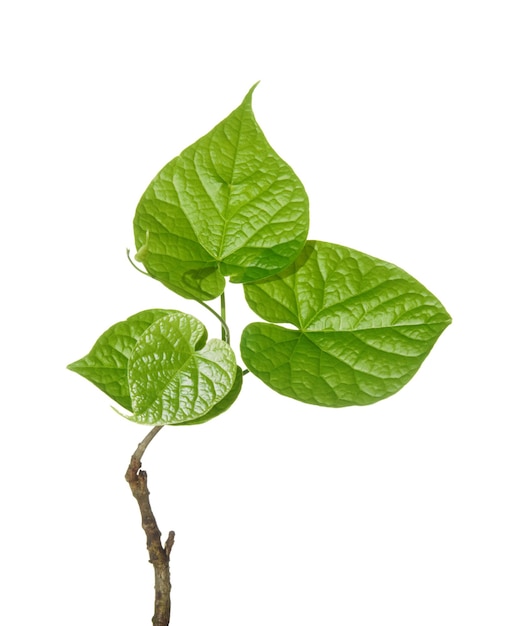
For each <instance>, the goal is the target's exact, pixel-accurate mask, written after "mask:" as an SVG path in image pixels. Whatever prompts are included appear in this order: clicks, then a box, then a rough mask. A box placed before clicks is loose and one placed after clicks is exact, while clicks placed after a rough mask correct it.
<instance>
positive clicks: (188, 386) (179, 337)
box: [128, 311, 237, 425]
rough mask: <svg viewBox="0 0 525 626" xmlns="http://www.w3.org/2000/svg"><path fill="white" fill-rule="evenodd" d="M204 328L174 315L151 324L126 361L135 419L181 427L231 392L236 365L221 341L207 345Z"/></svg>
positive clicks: (226, 346) (227, 347) (188, 317)
mask: <svg viewBox="0 0 525 626" xmlns="http://www.w3.org/2000/svg"><path fill="white" fill-rule="evenodd" d="M206 338H207V333H206V329H205V327H204V325H203V324H202V323H201V322H199V320H197V319H196V318H194V317H193V316H191V315H188V314H186V313H181V312H180V311H175V312H173V313H171V314H170V315H167V316H165V317H163V318H161V319H159V320H157V321H156V322H155V323H154V324H152V325H151V326H150V327H149V328H148V329H147V330H146V331H145V332H144V333H143V334H142V335H141V337H140V339H139V341H137V344H136V346H135V348H134V350H133V353H132V355H131V357H130V362H129V368H128V377H129V387H130V395H131V402H132V409H133V414H132V416H130V418H129V419H131V420H132V421H135V422H139V423H146V424H172V425H173V424H182V423H186V422H191V421H194V420H197V419H199V418H202V417H204V416H205V415H206V414H207V413H208V412H210V411H211V410H212V409H213V408H214V407H215V406H216V405H217V404H218V403H219V402H221V401H222V400H223V399H224V398H225V397H226V396H227V395H228V394H229V392H230V391H231V389H232V387H233V386H234V383H235V378H236V371H237V364H236V362H235V355H234V353H233V350H232V349H231V348H230V346H229V345H228V344H227V343H225V342H224V341H221V340H220V339H211V340H210V341H208V342H207V343H206Z"/></svg>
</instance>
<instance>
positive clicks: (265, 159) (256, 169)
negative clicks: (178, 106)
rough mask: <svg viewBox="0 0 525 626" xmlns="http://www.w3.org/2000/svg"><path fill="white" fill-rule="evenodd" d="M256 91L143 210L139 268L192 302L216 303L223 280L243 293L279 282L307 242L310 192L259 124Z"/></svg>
mask: <svg viewBox="0 0 525 626" xmlns="http://www.w3.org/2000/svg"><path fill="white" fill-rule="evenodd" d="M253 89H254V87H253V88H252V89H251V90H250V92H249V93H248V95H247V96H246V98H245V99H244V101H243V102H242V104H241V105H240V107H238V108H237V109H236V110H235V111H233V113H231V114H230V115H229V116H228V117H227V118H226V119H224V120H223V121H222V122H220V123H219V124H218V125H217V126H216V127H215V128H214V129H213V130H211V131H210V132H209V133H208V134H207V135H205V136H204V137H202V138H201V139H199V140H198V141H197V142H196V143H194V144H193V145H191V146H190V147H188V148H187V149H186V150H184V151H183V152H182V153H181V154H180V156H178V157H176V158H175V159H174V160H173V161H171V162H170V163H168V164H167V165H166V166H165V167H164V168H163V169H162V170H161V171H160V172H159V174H158V175H157V176H156V177H155V178H154V180H153V181H152V182H151V184H150V185H149V187H148V188H147V190H146V192H145V193H144V195H143V197H142V198H141V200H140V202H139V205H138V207H137V210H136V214H135V220H134V230H135V243H136V247H137V250H138V258H139V260H140V261H141V262H143V263H144V266H145V267H146V269H147V271H148V272H149V274H150V275H151V276H153V277H154V278H156V279H158V280H160V281H161V282H162V283H164V284H165V285H166V286H167V287H169V288H170V289H172V290H173V291H175V292H177V293H178V294H180V295H182V296H184V297H186V298H193V299H197V300H210V299H213V298H216V297H217V296H219V295H220V294H221V293H222V292H223V290H224V286H225V279H224V277H225V276H229V277H230V279H231V281H232V282H240V283H243V282H248V281H253V280H258V279H261V278H264V277H267V276H271V275H273V274H276V273H277V272H279V271H280V270H282V269H283V268H285V267H286V266H288V265H289V264H290V263H291V262H292V261H293V260H294V259H295V258H296V257H297V256H298V254H299V252H300V251H301V249H302V247H303V245H304V243H305V240H306V236H307V232H308V219H309V218H308V198H307V196H306V192H305V190H304V188H303V186H302V184H301V182H300V181H299V179H298V178H297V176H296V175H295V174H294V172H293V170H292V169H291V168H290V167H289V166H288V165H287V164H286V163H285V162H284V161H283V160H282V159H281V158H280V157H279V156H278V155H277V154H276V152H275V151H274V150H273V149H272V148H271V146H270V145H269V143H268V141H267V140H266V138H265V136H264V134H263V132H262V130H261V129H260V127H259V125H258V124H257V122H256V120H255V117H254V115H253V110H252V104H251V101H252V93H253Z"/></svg>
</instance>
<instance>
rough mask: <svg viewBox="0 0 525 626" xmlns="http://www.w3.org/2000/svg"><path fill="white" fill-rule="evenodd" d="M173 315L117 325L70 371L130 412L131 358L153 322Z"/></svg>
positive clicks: (153, 314) (154, 312)
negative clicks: (138, 342) (129, 363)
mask: <svg viewBox="0 0 525 626" xmlns="http://www.w3.org/2000/svg"><path fill="white" fill-rule="evenodd" d="M171 312H172V311H167V310H165V309H149V310H147V311H142V312H141V313H136V314H135V315H132V316H131V317H128V319H127V320H125V321H123V322H118V323H117V324H114V325H113V326H111V328H109V329H108V330H107V331H106V332H105V333H103V334H102V335H101V336H100V337H99V338H98V340H97V341H96V343H95V345H94V346H93V348H92V349H91V350H90V352H89V353H88V354H87V355H86V356H85V357H83V358H82V359H79V360H78V361H75V362H74V363H71V364H70V365H68V366H67V367H68V369H70V370H71V371H73V372H76V373H77V374H80V375H81V376H83V377H84V378H87V380H89V381H90V382H92V383H93V384H94V385H96V386H97V387H98V388H99V389H102V391H103V392H104V393H106V394H107V395H108V396H109V397H110V398H112V399H113V400H115V402H118V403H119V404H120V405H121V406H123V407H124V408H125V409H127V410H128V411H131V398H130V396H129V385H128V361H129V357H130V356H131V353H132V351H133V348H134V347H135V344H136V343H137V339H138V338H139V337H140V336H141V335H142V333H143V332H144V331H145V330H146V329H147V328H148V327H149V326H150V325H151V324H153V322H154V321H156V320H158V319H159V318H161V317H164V316H165V315H167V314H168V313H171Z"/></svg>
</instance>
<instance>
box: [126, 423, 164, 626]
mask: <svg viewBox="0 0 525 626" xmlns="http://www.w3.org/2000/svg"><path fill="white" fill-rule="evenodd" d="M161 428H162V426H155V428H153V429H152V430H151V431H150V432H149V433H148V434H147V435H146V437H145V438H144V439H143V440H142V441H141V442H140V443H139V445H138V446H137V449H136V450H135V452H134V453H133V455H132V457H131V461H130V463H129V467H128V469H127V471H126V480H127V482H128V484H129V486H130V488H131V493H132V494H133V496H134V497H135V499H136V500H137V502H138V505H139V509H140V515H141V517H142V528H143V529H144V532H145V533H146V546H147V548H148V553H149V561H150V563H151V564H152V565H153V569H154V570H155V613H154V615H153V618H152V620H151V621H152V623H153V626H168V625H169V623H170V610H171V600H170V592H171V582H170V553H171V549H172V548H173V543H174V542H175V533H174V532H173V531H172V530H170V532H169V534H168V539H167V540H166V543H165V544H164V546H163V545H162V542H161V532H160V530H159V527H158V526H157V522H156V520H155V517H154V515H153V511H152V509H151V504H150V501H149V491H148V477H147V474H146V472H145V471H144V470H141V469H140V468H141V466H142V462H141V461H142V456H143V454H144V452H145V451H146V448H147V447H148V445H149V444H150V443H151V441H152V440H153V438H154V437H155V435H156V434H157V433H158V432H159V431H160V429H161Z"/></svg>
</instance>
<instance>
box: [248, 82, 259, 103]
mask: <svg viewBox="0 0 525 626" xmlns="http://www.w3.org/2000/svg"><path fill="white" fill-rule="evenodd" d="M260 82H261V81H260V80H258V81H257V82H256V83H255V84H254V85H253V86H252V87H251V88H250V91H249V92H248V93H247V94H246V97H245V98H244V102H246V103H249V104H251V102H252V96H253V92H254V91H255V88H256V87H257V85H258V84H259V83H260Z"/></svg>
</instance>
